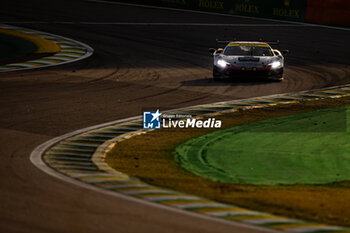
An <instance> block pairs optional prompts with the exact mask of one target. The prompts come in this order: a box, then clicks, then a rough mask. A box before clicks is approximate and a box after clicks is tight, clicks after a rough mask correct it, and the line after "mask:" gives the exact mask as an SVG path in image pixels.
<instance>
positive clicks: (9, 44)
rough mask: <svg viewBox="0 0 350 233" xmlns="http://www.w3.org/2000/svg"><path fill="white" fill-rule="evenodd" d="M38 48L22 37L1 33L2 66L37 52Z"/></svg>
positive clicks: (0, 57)
mask: <svg viewBox="0 0 350 233" xmlns="http://www.w3.org/2000/svg"><path fill="white" fill-rule="evenodd" d="M37 49H38V48H37V46H36V45H35V44H34V43H32V42H30V41H27V40H24V39H22V38H20V37H16V36H12V35H6V34H2V33H0V51H1V53H0V64H2V63H6V61H11V60H15V59H18V58H21V57H24V56H28V55H29V54H32V53H35V52H36V51H37Z"/></svg>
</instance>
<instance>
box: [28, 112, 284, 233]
mask: <svg viewBox="0 0 350 233" xmlns="http://www.w3.org/2000/svg"><path fill="white" fill-rule="evenodd" d="M138 118H140V116H136V117H130V118H127V119H122V120H116V121H111V122H107V123H103V124H99V125H95V126H91V127H87V128H84V129H80V130H76V131H73V132H71V133H67V134H64V135H62V136H59V137H56V138H53V139H51V140H49V141H47V142H44V143H43V144H41V145H39V146H38V147H36V148H35V149H34V150H33V151H32V153H31V154H30V161H31V162H32V163H33V164H34V165H35V166H36V167H37V168H39V169H40V170H42V171H43V172H45V173H46V174H48V175H51V176H53V177H56V178H58V179H60V180H63V181H65V182H68V183H70V184H74V185H77V186H79V187H82V188H86V189H89V190H92V191H95V192H99V193H101V194H106V195H110V196H114V197H117V198H119V199H123V200H126V201H132V202H136V203H140V204H143V205H146V206H151V207H156V208H160V209H164V210H167V211H171V212H175V213H179V214H182V215H188V216H191V217H197V218H201V219H205V220H208V221H215V222H219V223H222V224H229V225H232V226H234V227H237V228H238V229H237V232H239V230H240V229H245V230H247V229H249V230H252V233H255V232H256V233H260V232H261V233H262V232H264V233H265V232H272V233H281V231H278V230H272V229H269V228H264V227H259V226H254V225H248V224H244V223H240V222H232V221H227V220H225V219H220V218H213V217H210V216H207V215H203V214H200V213H196V212H189V211H186V210H182V209H177V208H173V207H171V206H166V205H162V204H158V203H154V202H149V201H146V200H143V199H140V198H137V197H133V196H127V195H125V194H121V193H118V192H114V191H111V190H108V189H103V188H100V187H97V186H94V185H91V184H89V183H85V182H81V181H78V180H75V179H74V178H72V177H70V176H67V175H64V174H62V173H60V172H58V171H56V170H54V169H52V168H50V167H48V166H47V164H46V163H45V162H44V161H43V159H42V154H43V153H44V152H45V151H46V150H47V149H48V148H50V147H51V146H53V145H54V144H56V143H58V142H60V141H62V140H64V139H65V138H68V137H72V136H75V135H78V134H81V133H84V132H87V131H90V130H94V129H97V128H102V127H105V126H108V125H113V124H118V123H122V122H126V121H132V120H135V119H138Z"/></svg>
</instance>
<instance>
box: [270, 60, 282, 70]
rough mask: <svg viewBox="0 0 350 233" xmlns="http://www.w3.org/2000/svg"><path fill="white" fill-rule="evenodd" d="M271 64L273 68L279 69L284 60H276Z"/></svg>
mask: <svg viewBox="0 0 350 233" xmlns="http://www.w3.org/2000/svg"><path fill="white" fill-rule="evenodd" d="M270 65H271V68H272V69H277V68H280V67H282V62H280V61H274V62H272V63H271V64H270Z"/></svg>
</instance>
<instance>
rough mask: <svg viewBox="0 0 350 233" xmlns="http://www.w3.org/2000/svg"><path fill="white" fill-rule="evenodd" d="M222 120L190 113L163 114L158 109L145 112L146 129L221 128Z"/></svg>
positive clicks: (144, 122)
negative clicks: (203, 117)
mask: <svg viewBox="0 0 350 233" xmlns="http://www.w3.org/2000/svg"><path fill="white" fill-rule="evenodd" d="M221 126H222V122H221V120H217V119H215V118H207V119H198V118H193V117H192V115H190V114H162V113H161V112H159V109H158V110H157V111H146V112H143V128H144V129H160V128H221Z"/></svg>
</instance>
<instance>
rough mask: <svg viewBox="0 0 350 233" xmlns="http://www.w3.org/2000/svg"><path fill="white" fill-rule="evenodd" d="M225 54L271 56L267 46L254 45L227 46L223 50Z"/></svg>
mask: <svg viewBox="0 0 350 233" xmlns="http://www.w3.org/2000/svg"><path fill="white" fill-rule="evenodd" d="M224 55H226V56H273V53H272V51H271V49H270V48H269V47H262V46H255V45H240V46H230V45H229V46H227V47H226V48H225V51H224Z"/></svg>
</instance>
